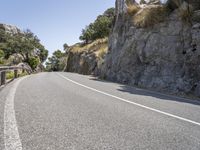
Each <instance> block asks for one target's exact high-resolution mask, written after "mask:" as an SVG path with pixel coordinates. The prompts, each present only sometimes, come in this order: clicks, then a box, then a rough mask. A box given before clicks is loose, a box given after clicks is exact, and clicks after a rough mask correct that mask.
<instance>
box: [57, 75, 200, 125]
mask: <svg viewBox="0 0 200 150" xmlns="http://www.w3.org/2000/svg"><path fill="white" fill-rule="evenodd" d="M57 74H58V75H59V76H60V77H62V78H64V79H65V80H68V81H70V82H72V83H74V84H76V85H79V86H82V87H84V88H87V89H89V90H92V91H95V92H98V93H101V94H103V95H106V96H109V97H112V98H115V99H118V100H120V101H123V102H126V103H129V104H132V105H136V106H138V107H142V108H145V109H148V110H151V111H154V112H157V113H160V114H163V115H166V116H169V117H173V118H176V119H179V120H182V121H185V122H189V123H192V124H195V125H198V126H200V123H199V122H196V121H192V120H190V119H186V118H183V117H180V116H176V115H173V114H170V113H167V112H164V111H161V110H158V109H155V108H151V107H148V106H145V105H142V104H139V103H135V102H132V101H130V100H127V99H124V98H120V97H118V96H114V95H112V94H108V93H106V92H103V91H100V90H97V89H95V88H91V87H89V86H86V85H83V84H81V83H78V82H76V81H73V80H71V79H69V78H67V77H66V76H63V75H61V74H60V73H57Z"/></svg>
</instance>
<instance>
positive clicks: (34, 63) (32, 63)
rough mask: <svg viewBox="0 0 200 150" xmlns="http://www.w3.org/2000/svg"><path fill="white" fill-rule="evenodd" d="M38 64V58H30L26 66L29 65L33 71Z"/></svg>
mask: <svg viewBox="0 0 200 150" xmlns="http://www.w3.org/2000/svg"><path fill="white" fill-rule="evenodd" d="M39 63H40V59H39V58H38V57H31V58H30V59H29V60H28V64H29V65H30V67H31V68H32V69H33V70H34V69H36V68H37V66H38V65H39Z"/></svg>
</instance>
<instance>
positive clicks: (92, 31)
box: [80, 8, 114, 44]
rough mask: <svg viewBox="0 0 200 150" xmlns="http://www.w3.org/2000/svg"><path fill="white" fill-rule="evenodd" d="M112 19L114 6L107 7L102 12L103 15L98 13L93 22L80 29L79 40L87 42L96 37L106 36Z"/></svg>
mask: <svg viewBox="0 0 200 150" xmlns="http://www.w3.org/2000/svg"><path fill="white" fill-rule="evenodd" d="M113 21H114V8H109V9H107V10H106V11H105V12H104V13H103V15H99V16H98V17H97V19H96V20H95V21H94V22H93V23H90V24H89V25H88V26H86V28H85V29H83V30H82V34H81V36H80V40H82V41H84V42H85V43H86V44H88V43H89V42H92V41H94V40H96V39H100V38H105V37H108V36H109V33H110V31H111V28H112V24H113Z"/></svg>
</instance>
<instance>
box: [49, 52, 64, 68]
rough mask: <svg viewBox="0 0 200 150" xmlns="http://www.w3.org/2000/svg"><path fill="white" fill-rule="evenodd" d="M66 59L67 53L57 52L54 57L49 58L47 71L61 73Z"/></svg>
mask: <svg viewBox="0 0 200 150" xmlns="http://www.w3.org/2000/svg"><path fill="white" fill-rule="evenodd" d="M65 59H66V56H65V53H63V52H62V51H61V50H56V51H55V52H54V53H53V55H52V57H49V58H48V61H47V62H46V68H47V71H61V70H63V69H64V66H65V62H64V60H65Z"/></svg>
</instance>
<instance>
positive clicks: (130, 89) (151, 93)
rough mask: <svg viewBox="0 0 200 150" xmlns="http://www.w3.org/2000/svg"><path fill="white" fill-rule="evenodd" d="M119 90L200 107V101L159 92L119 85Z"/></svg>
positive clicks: (99, 80) (97, 79)
mask: <svg viewBox="0 0 200 150" xmlns="http://www.w3.org/2000/svg"><path fill="white" fill-rule="evenodd" d="M90 80H93V81H98V82H104V83H113V82H111V81H105V80H101V79H99V78H92V79H90ZM117 90H118V91H120V92H127V93H129V94H134V95H141V96H150V97H154V98H157V100H166V101H176V102H182V103H189V104H193V105H199V106H200V100H195V99H187V98H181V97H177V96H172V95H167V94H162V93H159V92H154V91H149V90H145V89H140V88H136V87H132V86H129V85H120V84H119V89H117Z"/></svg>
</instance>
